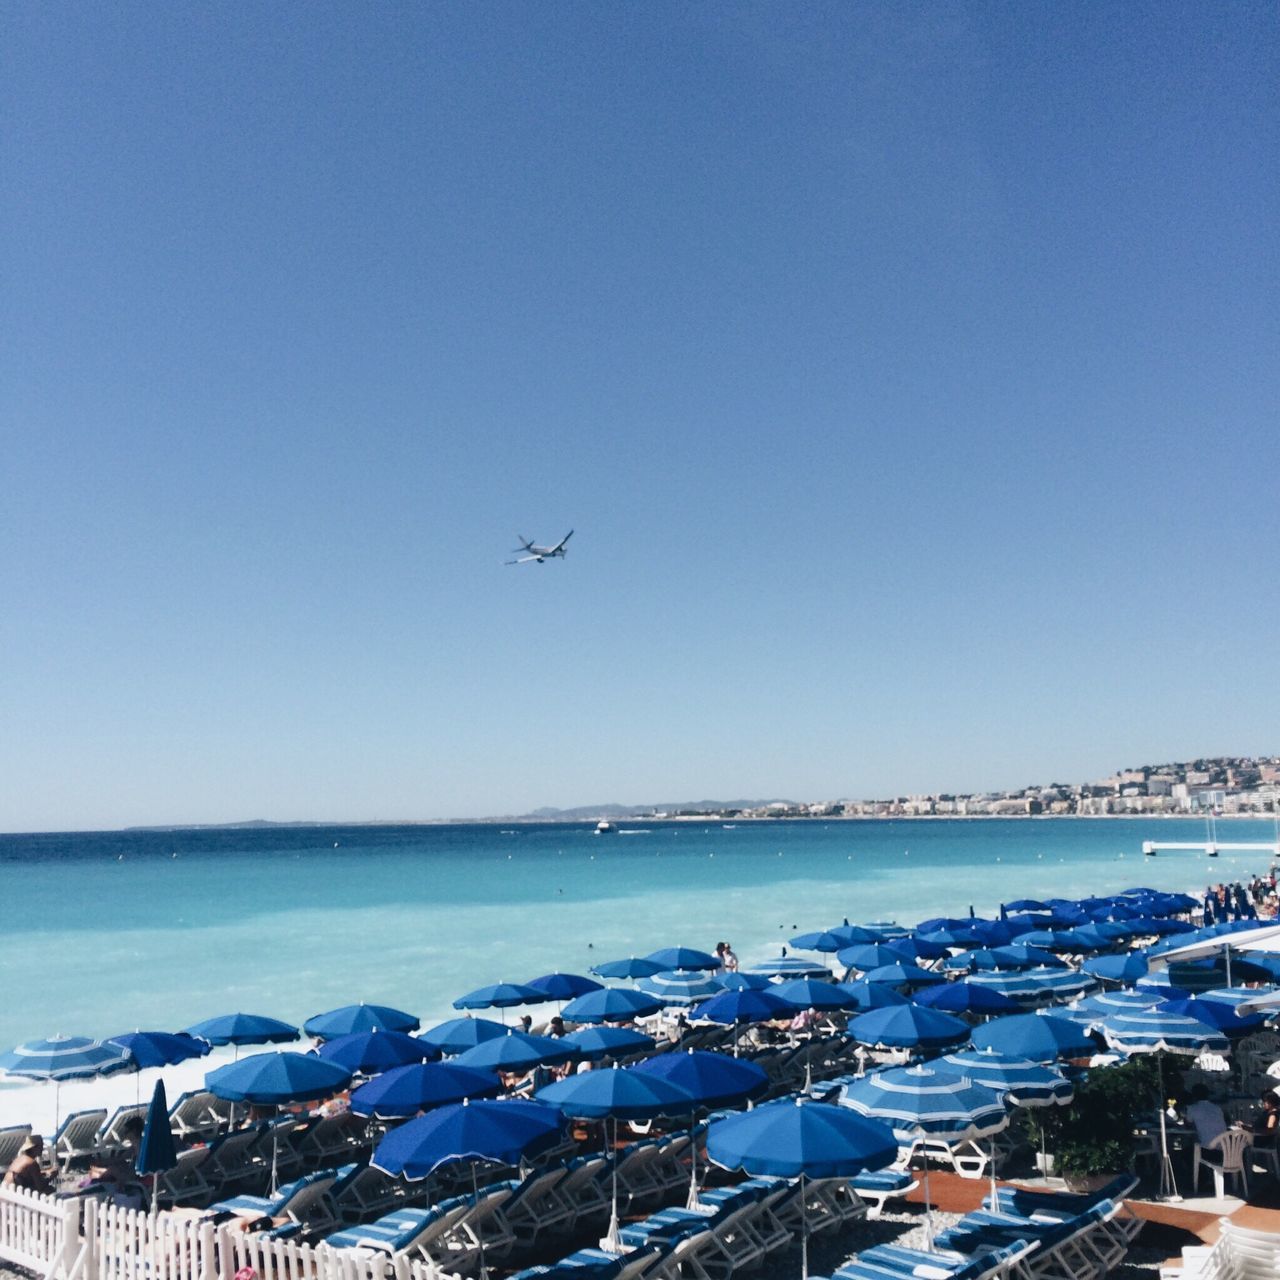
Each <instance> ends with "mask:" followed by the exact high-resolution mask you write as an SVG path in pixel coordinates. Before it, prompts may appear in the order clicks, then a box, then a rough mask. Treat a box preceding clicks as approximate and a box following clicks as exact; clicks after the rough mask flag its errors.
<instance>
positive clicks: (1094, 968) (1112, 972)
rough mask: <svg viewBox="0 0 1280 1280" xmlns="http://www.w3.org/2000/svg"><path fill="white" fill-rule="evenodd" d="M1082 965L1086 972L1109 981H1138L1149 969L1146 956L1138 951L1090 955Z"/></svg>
mask: <svg viewBox="0 0 1280 1280" xmlns="http://www.w3.org/2000/svg"><path fill="white" fill-rule="evenodd" d="M1080 967H1081V969H1083V970H1084V971H1085V973H1088V974H1091V975H1092V976H1093V977H1095V978H1104V979H1106V981H1108V982H1137V980H1138V979H1139V978H1141V977H1143V976H1145V974H1146V972H1147V969H1148V965H1147V958H1146V956H1144V955H1142V954H1141V952H1137V951H1129V952H1125V953H1124V954H1122V955H1114V956H1090V957H1089V959H1087V960H1086V961H1085V962H1084V963H1083V964H1082V965H1081V966H1080Z"/></svg>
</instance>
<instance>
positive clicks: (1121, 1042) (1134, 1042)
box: [1102, 1006, 1231, 1057]
mask: <svg viewBox="0 0 1280 1280" xmlns="http://www.w3.org/2000/svg"><path fill="white" fill-rule="evenodd" d="M1102 1034H1103V1035H1104V1036H1106V1038H1107V1043H1108V1044H1109V1045H1111V1047H1112V1048H1113V1049H1118V1050H1119V1051H1120V1052H1121V1053H1126V1054H1131V1053H1179V1054H1185V1055H1189V1056H1191V1057H1196V1056H1198V1055H1199V1054H1201V1053H1204V1052H1206V1051H1209V1052H1213V1053H1226V1052H1228V1051H1229V1049H1230V1048H1231V1045H1230V1042H1229V1041H1228V1040H1227V1037H1226V1036H1225V1035H1223V1034H1222V1032H1221V1031H1218V1030H1217V1029H1216V1028H1214V1027H1211V1026H1209V1025H1208V1024H1207V1023H1204V1022H1201V1021H1199V1020H1198V1019H1196V1018H1188V1017H1187V1016H1186V1015H1185V1014H1181V1013H1169V1012H1168V1011H1166V1010H1165V1009H1164V1008H1162V1007H1159V1006H1157V1007H1156V1008H1154V1009H1133V1010H1129V1009H1126V1010H1123V1011H1121V1012H1120V1013H1113V1014H1112V1015H1111V1016H1110V1017H1108V1018H1105V1019H1104V1020H1103V1022H1102Z"/></svg>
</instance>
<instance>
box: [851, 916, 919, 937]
mask: <svg viewBox="0 0 1280 1280" xmlns="http://www.w3.org/2000/svg"><path fill="white" fill-rule="evenodd" d="M858 927H859V928H860V929H865V930H866V931H867V932H868V933H870V934H874V935H875V938H876V941H877V942H892V941H893V940H894V939H895V938H905V937H906V936H907V934H908V933H909V932H910V930H909V929H904V928H903V927H902V925H900V924H899V923H898V922H897V921H896V920H862V921H859V923H858Z"/></svg>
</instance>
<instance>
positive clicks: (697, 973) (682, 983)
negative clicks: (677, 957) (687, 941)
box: [636, 969, 723, 1004]
mask: <svg viewBox="0 0 1280 1280" xmlns="http://www.w3.org/2000/svg"><path fill="white" fill-rule="evenodd" d="M636 990H637V991H643V992H644V993H645V994H646V995H650V996H654V997H656V998H657V999H659V1000H661V1001H662V1003H663V1004H693V1003H694V1002H695V1001H697V1000H706V999H708V998H709V997H711V996H714V995H719V994H720V992H721V991H722V990H723V988H722V987H721V986H720V985H719V983H717V982H716V980H715V979H714V978H713V977H712V976H711V975H710V974H709V973H706V972H704V971H703V970H700V969H664V970H663V971H662V972H661V973H655V974H653V975H651V976H650V977H648V978H641V979H640V980H639V981H638V982H637V983H636Z"/></svg>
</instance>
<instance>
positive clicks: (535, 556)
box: [503, 529, 573, 564]
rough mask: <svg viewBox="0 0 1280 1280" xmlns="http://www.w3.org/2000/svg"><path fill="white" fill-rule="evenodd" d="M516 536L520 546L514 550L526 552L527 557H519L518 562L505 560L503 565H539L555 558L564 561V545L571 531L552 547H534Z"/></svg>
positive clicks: (570, 536) (570, 535)
mask: <svg viewBox="0 0 1280 1280" xmlns="http://www.w3.org/2000/svg"><path fill="white" fill-rule="evenodd" d="M516 536H517V537H519V538H520V545H519V547H517V548H516V550H518V551H527V552H528V553H529V554H528V555H527V556H521V557H520V558H519V559H518V560H506V561H504V562H503V563H505V564H529V563H530V562H531V561H534V560H536V561H537V562H538V563H539V564H542V563H543V561H545V560H554V559H556V557H557V556H558V557H559V558H560V559H561V560H563V559H564V552H565V547H564V544H565V543H566V542H568V541H569V539H570V538H572V537H573V530H572V529H570V530H569V532H568V533H566V534H565V535H564V537H563V538H561V539H560V541H559V542H557V543H556V545H555V546H554V547H539V546H535V545H534V544H533V543H532V542H530V541H529V539H528V538H525V537H523V536H521V535H519V534H517V535H516Z"/></svg>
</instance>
